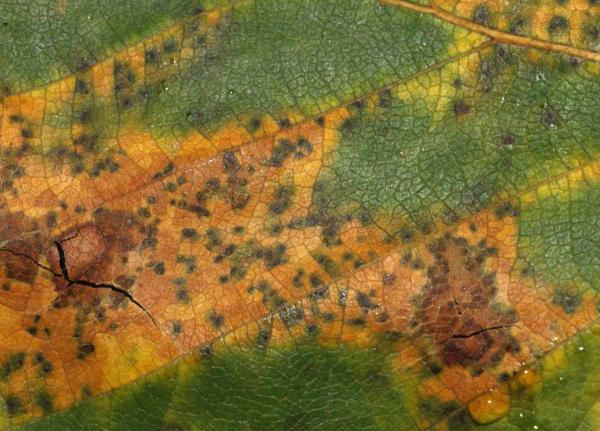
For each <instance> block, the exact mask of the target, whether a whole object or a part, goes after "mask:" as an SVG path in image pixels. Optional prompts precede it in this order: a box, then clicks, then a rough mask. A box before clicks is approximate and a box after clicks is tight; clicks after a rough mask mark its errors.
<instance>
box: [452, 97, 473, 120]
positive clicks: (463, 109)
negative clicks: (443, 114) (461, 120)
mask: <svg viewBox="0 0 600 431" xmlns="http://www.w3.org/2000/svg"><path fill="white" fill-rule="evenodd" d="M472 109H473V106H472V105H469V104H468V103H466V102H465V101H464V100H459V101H457V102H455V103H454V107H453V110H454V115H456V116H457V117H460V116H462V115H466V114H468V113H469V112H471V110H472Z"/></svg>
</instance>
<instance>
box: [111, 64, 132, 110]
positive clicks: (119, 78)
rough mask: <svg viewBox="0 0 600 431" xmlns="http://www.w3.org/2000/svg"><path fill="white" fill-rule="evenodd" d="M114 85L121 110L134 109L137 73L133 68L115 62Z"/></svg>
mask: <svg viewBox="0 0 600 431" xmlns="http://www.w3.org/2000/svg"><path fill="white" fill-rule="evenodd" d="M113 75H114V84H113V89H114V92H115V98H116V100H117V107H118V108H119V109H128V108H131V107H133V104H134V102H133V98H134V83H135V81H136V76H135V73H134V72H133V69H132V67H131V66H130V65H129V64H127V63H123V62H120V61H115V63H114V66H113Z"/></svg>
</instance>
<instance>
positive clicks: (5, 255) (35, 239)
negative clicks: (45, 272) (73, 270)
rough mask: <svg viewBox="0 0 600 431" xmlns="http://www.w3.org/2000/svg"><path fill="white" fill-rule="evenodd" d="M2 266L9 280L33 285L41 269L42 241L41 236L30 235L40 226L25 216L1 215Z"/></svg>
mask: <svg viewBox="0 0 600 431" xmlns="http://www.w3.org/2000/svg"><path fill="white" fill-rule="evenodd" d="M0 219H1V220H2V221H3V223H1V224H0V244H2V243H4V242H5V241H7V243H6V244H5V245H4V246H2V247H0V265H3V266H4V268H5V273H6V276H7V278H10V279H14V280H18V281H22V282H24V283H27V284H31V283H33V281H34V280H35V277H36V275H37V273H38V270H39V269H40V267H39V265H38V264H37V263H36V262H38V261H39V256H40V251H41V249H42V240H41V237H40V235H39V234H37V233H36V234H33V235H28V233H29V232H34V231H36V230H38V229H39V225H38V224H37V223H36V222H35V221H34V220H33V219H31V218H29V217H27V216H26V215H25V214H23V213H21V212H18V213H0Z"/></svg>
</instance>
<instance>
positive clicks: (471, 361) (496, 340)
mask: <svg viewBox="0 0 600 431" xmlns="http://www.w3.org/2000/svg"><path fill="white" fill-rule="evenodd" d="M428 250H429V252H430V253H431V254H432V255H433V264H432V265H431V266H429V267H428V268H427V277H428V282H427V284H426V285H425V286H424V287H423V293H422V296H421V298H420V302H419V304H418V311H417V312H416V315H415V323H416V324H417V325H418V331H419V335H424V336H426V337H431V338H432V339H433V342H434V344H435V346H436V347H437V351H438V354H439V355H440V356H441V358H440V359H441V360H442V361H443V363H444V364H445V365H455V364H458V365H462V366H465V367H472V368H473V369H474V370H475V371H479V370H481V369H483V368H486V367H489V366H492V365H495V364H497V363H498V362H500V361H501V360H502V358H503V356H504V354H505V353H506V352H511V351H516V350H518V348H519V347H518V343H517V341H516V340H515V339H514V337H512V335H511V334H510V328H511V327H512V326H514V324H515V323H516V316H515V313H514V312H513V311H512V310H510V309H509V308H508V307H506V306H502V305H501V304H500V303H498V302H497V301H495V299H494V298H495V296H496V293H497V289H496V276H495V273H493V272H489V271H487V270H486V268H485V262H486V260H487V259H488V258H489V257H490V256H491V255H494V254H495V253H496V250H495V249H494V248H491V247H488V246H487V245H486V244H485V242H480V243H479V244H477V245H472V244H470V243H469V242H468V241H467V240H466V239H465V238H460V237H458V238H454V237H451V236H450V235H447V236H445V237H443V238H440V239H438V240H436V241H434V242H433V243H431V244H430V245H429V247H428Z"/></svg>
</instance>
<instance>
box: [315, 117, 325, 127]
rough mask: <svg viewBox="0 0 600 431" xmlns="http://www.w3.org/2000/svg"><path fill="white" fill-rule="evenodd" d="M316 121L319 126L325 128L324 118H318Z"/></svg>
mask: <svg viewBox="0 0 600 431" xmlns="http://www.w3.org/2000/svg"><path fill="white" fill-rule="evenodd" d="M315 121H316V123H317V124H318V125H319V126H321V127H323V126H325V118H323V117H317V118H316V119H315Z"/></svg>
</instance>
